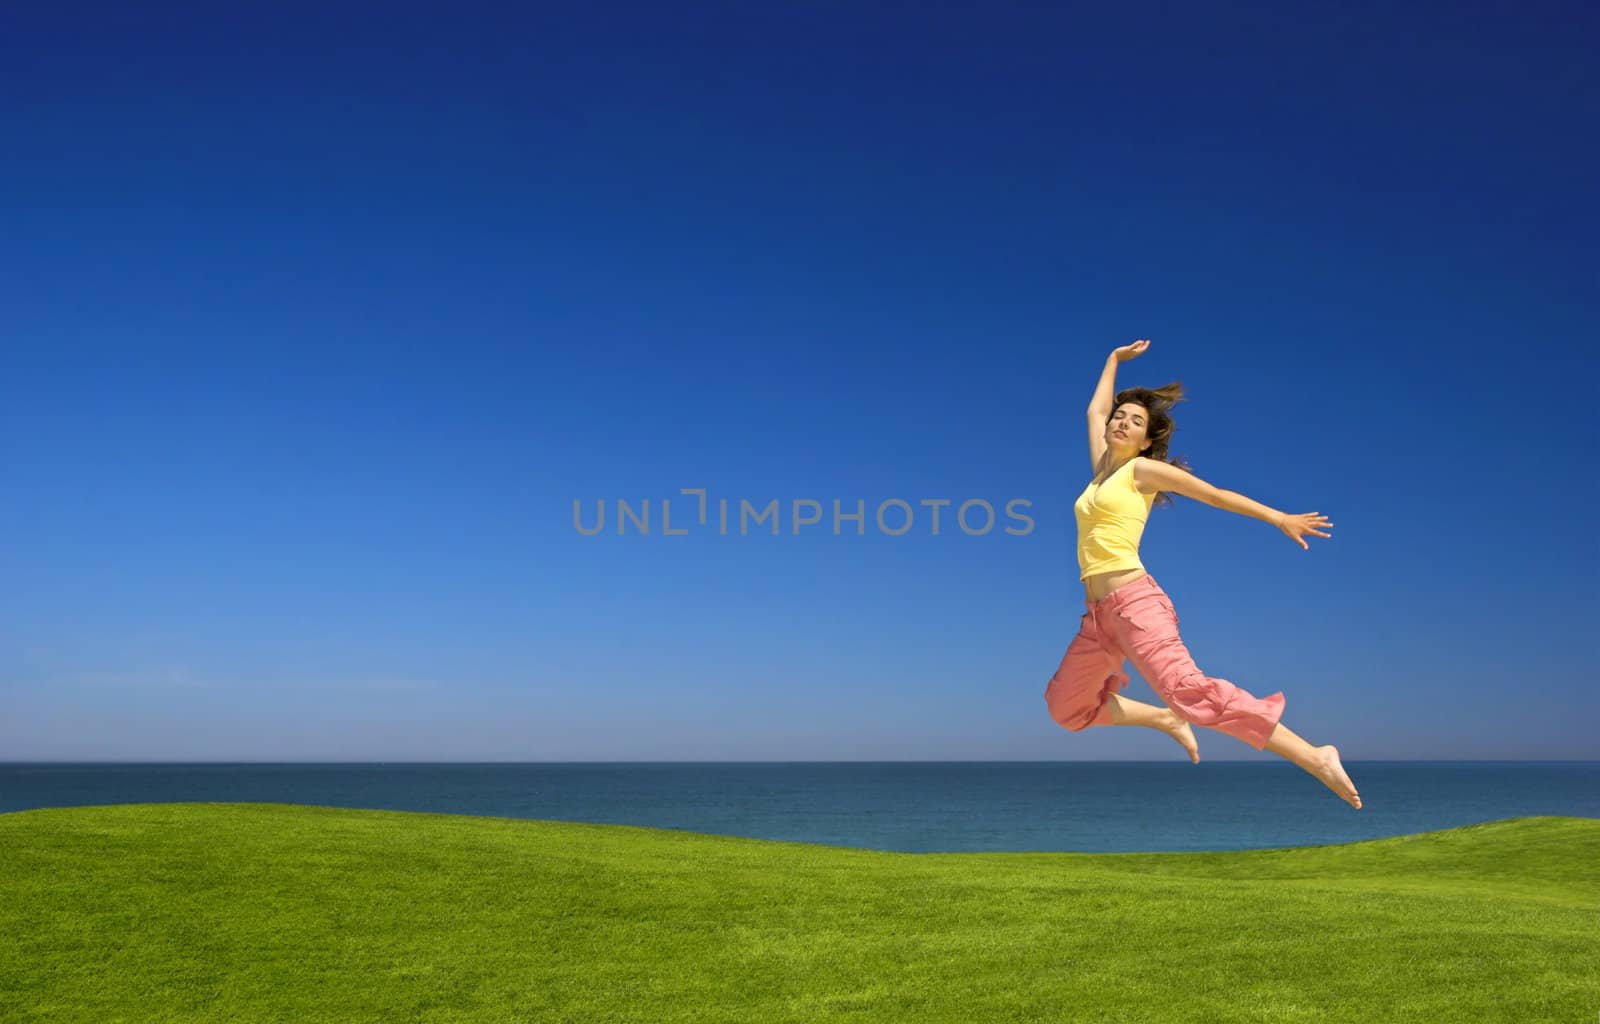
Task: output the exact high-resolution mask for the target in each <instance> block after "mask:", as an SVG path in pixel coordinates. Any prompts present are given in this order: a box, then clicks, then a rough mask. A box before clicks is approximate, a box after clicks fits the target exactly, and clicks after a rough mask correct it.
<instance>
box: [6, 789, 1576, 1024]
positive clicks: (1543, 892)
mask: <svg viewBox="0 0 1600 1024" xmlns="http://www.w3.org/2000/svg"><path fill="white" fill-rule="evenodd" d="M0 867H3V873H0V1020H3V1021H6V1022H12V1021H85V1022H93V1024H112V1022H115V1021H129V1022H133V1021H137V1022H141V1024H142V1022H153V1021H284V1022H294V1024H309V1022H314V1021H338V1022H351V1021H384V1022H401V1021H497V1022H512V1021H539V1022H546V1021H550V1022H555V1021H572V1022H620V1021H637V1022H641V1024H666V1022H671V1021H728V1022H739V1024H767V1022H781V1021H794V1022H810V1021H895V1022H898V1021H905V1022H917V1024H921V1022H930V1021H960V1022H964V1024H984V1022H991V1021H994V1022H999V1021H1129V1022H1140V1024H1144V1022H1167V1021H1177V1022H1182V1021H1194V1022H1216V1021H1264V1022H1267V1021H1270V1022H1281V1021H1308V1022H1310V1021H1315V1022H1319V1024H1321V1022H1330V1021H1350V1022H1361V1024H1370V1022H1374V1021H1408V1022H1409V1021H1440V1022H1448V1024H1464V1022H1472V1024H1482V1022H1485V1021H1507V1022H1515V1024H1529V1022H1535V1021H1552V1022H1554V1021H1560V1022H1577V1024H1595V1022H1596V1021H1600V819H1592V818H1518V819H1513V820H1509V821H1498V822H1492V823H1488V824H1483V825H1477V826H1473V827H1470V828H1462V829H1452V830H1449V831H1444V832H1432V833H1425V834H1422V835H1412V836H1402V837H1397V838H1393V839H1383V840H1376V841H1371V842H1361V843H1352V844H1346V845H1339V846H1322V847H1302V848H1294V849H1284V850H1267V851H1245V852H1234V853H1172V854H1077V853H1027V854H1020V853H1019V854H1013V853H1006V854H998V853H963V854H899V853H881V852H875V851H865V850H850V849H841V848H837V847H825V846H813V845H807V844H799V843H775V842H763V841H758V840H749V839H734V838H727V837H718V836H706V835H699V834H693V833H684V832H668V831H657V830H652V829H641V828H630V827H624V826H611V825H581V824H565V823H558V822H543V821H522V820H515V819H505V818H475V817H463V816H452V815H440V814H414V813H398V812H386V811H366V810H346V809H341V808H327V807H306V806H296V805H286V804H200V803H187V804H182V803H180V804H142V805H124V806H111V807H75V808H55V809H42V810H31V811H23V812H18V813H12V814H4V815H0Z"/></svg>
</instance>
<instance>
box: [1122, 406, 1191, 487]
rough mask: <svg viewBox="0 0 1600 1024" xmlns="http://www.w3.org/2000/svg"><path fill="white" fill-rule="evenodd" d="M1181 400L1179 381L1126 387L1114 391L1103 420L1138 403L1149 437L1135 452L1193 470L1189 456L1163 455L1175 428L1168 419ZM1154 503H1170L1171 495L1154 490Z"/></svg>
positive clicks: (1186, 471)
mask: <svg viewBox="0 0 1600 1024" xmlns="http://www.w3.org/2000/svg"><path fill="white" fill-rule="evenodd" d="M1181 401H1183V382H1182V381H1176V380H1175V381H1173V382H1172V383H1171V384H1167V385H1165V386H1164V387H1159V388H1126V389H1124V390H1122V391H1119V392H1117V397H1116V400H1115V401H1114V402H1112V403H1111V412H1110V414H1109V415H1107V416H1106V422H1107V423H1110V422H1111V417H1112V416H1115V415H1116V414H1117V410H1118V409H1120V408H1121V407H1122V406H1123V405H1124V404H1125V403H1127V402H1133V403H1135V404H1138V405H1142V406H1144V407H1145V409H1146V410H1148V411H1149V413H1150V422H1149V423H1148V424H1146V426H1145V436H1146V437H1147V438H1149V440H1150V447H1148V448H1146V449H1145V450H1144V451H1142V452H1140V453H1139V454H1140V455H1142V456H1144V457H1145V458H1147V459H1155V460H1157V461H1158V462H1165V463H1166V464H1167V465H1169V466H1176V467H1177V468H1178V469H1181V470H1183V471H1184V472H1185V473H1193V472H1194V470H1192V469H1190V468H1189V460H1188V459H1186V458H1184V457H1183V456H1182V455H1179V456H1177V457H1175V458H1173V457H1169V456H1168V455H1167V449H1168V447H1169V446H1170V445H1171V444H1172V435H1173V433H1174V432H1175V431H1176V430H1177V429H1178V427H1177V424H1175V423H1173V422H1172V407H1173V406H1175V405H1177V404H1178V403H1179V402H1181ZM1155 503H1156V504H1157V505H1170V504H1172V498H1171V497H1170V496H1169V495H1168V494H1167V492H1165V491H1160V492H1158V493H1157V494H1156V500H1155Z"/></svg>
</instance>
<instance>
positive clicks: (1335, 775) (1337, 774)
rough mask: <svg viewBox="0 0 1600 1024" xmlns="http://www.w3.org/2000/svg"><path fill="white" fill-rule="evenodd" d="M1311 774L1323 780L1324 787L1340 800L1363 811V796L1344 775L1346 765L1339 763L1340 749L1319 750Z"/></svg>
mask: <svg viewBox="0 0 1600 1024" xmlns="http://www.w3.org/2000/svg"><path fill="white" fill-rule="evenodd" d="M1311 774H1312V775H1315V776H1316V777H1317V778H1319V779H1321V780H1322V782H1323V785H1325V786H1327V787H1328V788H1329V789H1331V790H1333V791H1334V792H1335V793H1337V794H1339V799H1341V800H1343V801H1344V802H1345V803H1347V804H1349V805H1350V806H1351V807H1354V808H1355V809H1356V810H1358V811H1359V810H1360V809H1361V794H1359V793H1357V792H1356V786H1355V783H1353V782H1351V781H1350V776H1348V775H1346V774H1345V773H1344V765H1343V764H1340V763H1339V748H1338V747H1335V746H1334V745H1333V744H1331V743H1330V744H1329V745H1327V746H1326V747H1318V748H1317V759H1316V761H1314V762H1312V768H1311Z"/></svg>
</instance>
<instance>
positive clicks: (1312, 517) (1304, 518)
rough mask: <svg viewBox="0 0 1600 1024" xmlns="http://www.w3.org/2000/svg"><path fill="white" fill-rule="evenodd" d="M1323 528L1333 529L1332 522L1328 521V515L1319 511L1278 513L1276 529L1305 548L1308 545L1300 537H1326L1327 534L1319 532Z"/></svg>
mask: <svg viewBox="0 0 1600 1024" xmlns="http://www.w3.org/2000/svg"><path fill="white" fill-rule="evenodd" d="M1318 527H1322V528H1323V529H1328V530H1331V529H1333V524H1332V523H1330V522H1328V517H1327V516H1325V515H1323V514H1322V513H1321V512H1301V513H1300V514H1299V515H1293V516H1292V515H1290V514H1289V513H1287V512H1280V513H1279V514H1278V529H1280V530H1282V531H1283V532H1284V533H1287V534H1288V535H1289V539H1290V540H1292V541H1294V542H1295V543H1296V544H1298V545H1300V546H1301V547H1302V548H1305V549H1307V550H1309V549H1310V545H1309V544H1307V543H1306V542H1305V541H1304V540H1302V539H1301V538H1302V537H1327V536H1330V535H1329V534H1326V533H1323V532H1321V530H1319V529H1318Z"/></svg>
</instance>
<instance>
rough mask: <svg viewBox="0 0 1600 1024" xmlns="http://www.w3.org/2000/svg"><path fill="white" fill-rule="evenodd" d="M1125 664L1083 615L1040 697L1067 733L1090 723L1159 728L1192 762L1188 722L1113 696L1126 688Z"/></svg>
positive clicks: (1196, 756)
mask: <svg viewBox="0 0 1600 1024" xmlns="http://www.w3.org/2000/svg"><path fill="white" fill-rule="evenodd" d="M1126 660H1127V659H1126V657H1125V656H1124V655H1123V653H1122V651H1121V650H1119V649H1118V648H1117V646H1116V645H1115V644H1114V643H1112V642H1110V641H1109V640H1108V638H1106V637H1105V636H1103V635H1102V634H1101V633H1100V630H1099V628H1098V626H1097V625H1096V623H1095V617H1094V616H1093V615H1085V616H1083V618H1082V620H1081V621H1080V625H1079V629H1078V633H1077V635H1076V636H1074V637H1073V638H1072V643H1071V644H1069V645H1068V647H1067V652H1066V654H1064V655H1062V658H1061V664H1060V665H1059V666H1058V667H1057V668H1056V672H1055V675H1053V676H1051V677H1050V684H1049V685H1048V686H1047V687H1045V691H1044V699H1045V703H1046V705H1047V706H1048V707H1049V709H1050V717H1051V718H1053V719H1055V720H1056V723H1057V724H1058V725H1060V726H1061V727H1062V728H1063V729H1067V730H1069V731H1071V732H1079V731H1082V730H1084V729H1087V728H1089V727H1091V726H1096V725H1142V726H1144V727H1145V728H1147V729H1159V730H1161V731H1162V732H1164V733H1166V734H1167V735H1168V736H1171V737H1172V738H1173V739H1174V740H1176V741H1177V742H1178V744H1179V745H1180V746H1182V747H1183V749H1184V750H1186V751H1188V752H1189V760H1191V761H1193V762H1195V763H1196V764H1198V763H1199V762H1200V751H1199V748H1198V747H1197V746H1196V744H1195V741H1194V730H1193V729H1191V728H1189V723H1188V722H1186V721H1184V720H1183V719H1182V718H1180V717H1178V716H1177V715H1176V714H1174V713H1173V712H1172V711H1171V710H1170V709H1167V708H1157V707H1154V706H1152V705H1149V704H1144V703H1141V702H1139V701H1136V700H1133V699H1131V698H1129V697H1123V696H1120V695H1119V694H1118V693H1117V691H1118V690H1120V689H1122V688H1123V687H1126V686H1127V685H1128V674H1127V673H1126V672H1124V671H1123V662H1125V661H1126Z"/></svg>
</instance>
